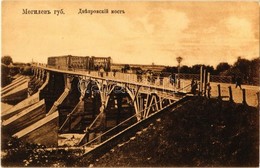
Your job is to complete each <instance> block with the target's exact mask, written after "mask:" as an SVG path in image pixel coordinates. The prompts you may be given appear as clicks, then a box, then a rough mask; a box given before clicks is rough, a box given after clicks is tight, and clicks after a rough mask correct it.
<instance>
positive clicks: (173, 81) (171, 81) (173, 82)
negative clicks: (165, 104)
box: [170, 74, 175, 86]
mask: <svg viewBox="0 0 260 168" xmlns="http://www.w3.org/2000/svg"><path fill="white" fill-rule="evenodd" d="M170 83H171V85H173V84H174V86H175V76H174V74H171V75H170Z"/></svg>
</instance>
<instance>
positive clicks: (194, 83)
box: [191, 78, 197, 95]
mask: <svg viewBox="0 0 260 168" xmlns="http://www.w3.org/2000/svg"><path fill="white" fill-rule="evenodd" d="M196 90H197V81H194V78H192V80H191V93H192V94H194V95H195V94H196Z"/></svg>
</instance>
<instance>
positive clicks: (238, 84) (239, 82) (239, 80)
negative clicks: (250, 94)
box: [236, 76, 242, 89]
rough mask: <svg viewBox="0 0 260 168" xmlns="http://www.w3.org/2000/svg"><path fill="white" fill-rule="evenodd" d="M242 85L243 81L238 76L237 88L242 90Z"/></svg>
mask: <svg viewBox="0 0 260 168" xmlns="http://www.w3.org/2000/svg"><path fill="white" fill-rule="evenodd" d="M241 84H242V79H241V77H240V76H238V77H237V78H236V88H237V87H238V86H239V88H240V89H242V87H241Z"/></svg>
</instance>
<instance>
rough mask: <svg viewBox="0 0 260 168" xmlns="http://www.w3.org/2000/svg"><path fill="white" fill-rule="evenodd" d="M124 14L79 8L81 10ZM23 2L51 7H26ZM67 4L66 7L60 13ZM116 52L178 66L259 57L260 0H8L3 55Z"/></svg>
mask: <svg viewBox="0 0 260 168" xmlns="http://www.w3.org/2000/svg"><path fill="white" fill-rule="evenodd" d="M80 8H81V9H88V10H97V9H99V10H101V9H108V10H109V11H111V10H124V14H111V13H109V14H92V15H90V14H89V13H87V14H78V12H79V9H80ZM23 9H28V10H38V9H40V10H50V11H51V14H49V15H44V14H38V15H37V14H22V13H23ZM59 9H63V11H64V12H65V14H63V15H59V16H57V15H55V14H54V10H59ZM5 55H10V56H11V57H12V58H13V60H14V62H31V61H32V60H33V61H35V62H41V63H46V62H47V57H49V56H62V55H75V56H101V57H108V56H110V57H111V58H112V60H113V62H114V63H129V64H152V63H154V64H156V65H168V66H176V65H177V61H176V57H178V56H181V57H183V58H184V59H183V61H182V65H188V66H191V65H194V64H206V65H213V66H216V65H217V64H218V63H219V62H228V63H230V64H233V63H234V62H235V61H236V59H237V57H238V56H241V57H243V58H247V59H252V58H256V57H259V3H258V2H216V1H215V2H187V1H186V2H172V1H166V2H159V1H152V2H149V1H145V2H144V1H143V2H137V1H133V2H129V1H128V2H127V1H121V2H120V1H112V2H102V1H99V2H97V1H96V2H94V1H89V2H84V1H59V2H53V1H44V2H43V1H16V2H15V1H3V2H2V56H5Z"/></svg>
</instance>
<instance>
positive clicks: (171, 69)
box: [162, 66, 178, 73]
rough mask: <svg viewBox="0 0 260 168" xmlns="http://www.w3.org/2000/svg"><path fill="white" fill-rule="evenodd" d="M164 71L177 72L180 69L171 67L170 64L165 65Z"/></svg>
mask: <svg viewBox="0 0 260 168" xmlns="http://www.w3.org/2000/svg"><path fill="white" fill-rule="evenodd" d="M162 72H169V73H177V72H178V69H177V67H170V66H167V67H165V68H164V69H163V70H162Z"/></svg>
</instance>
